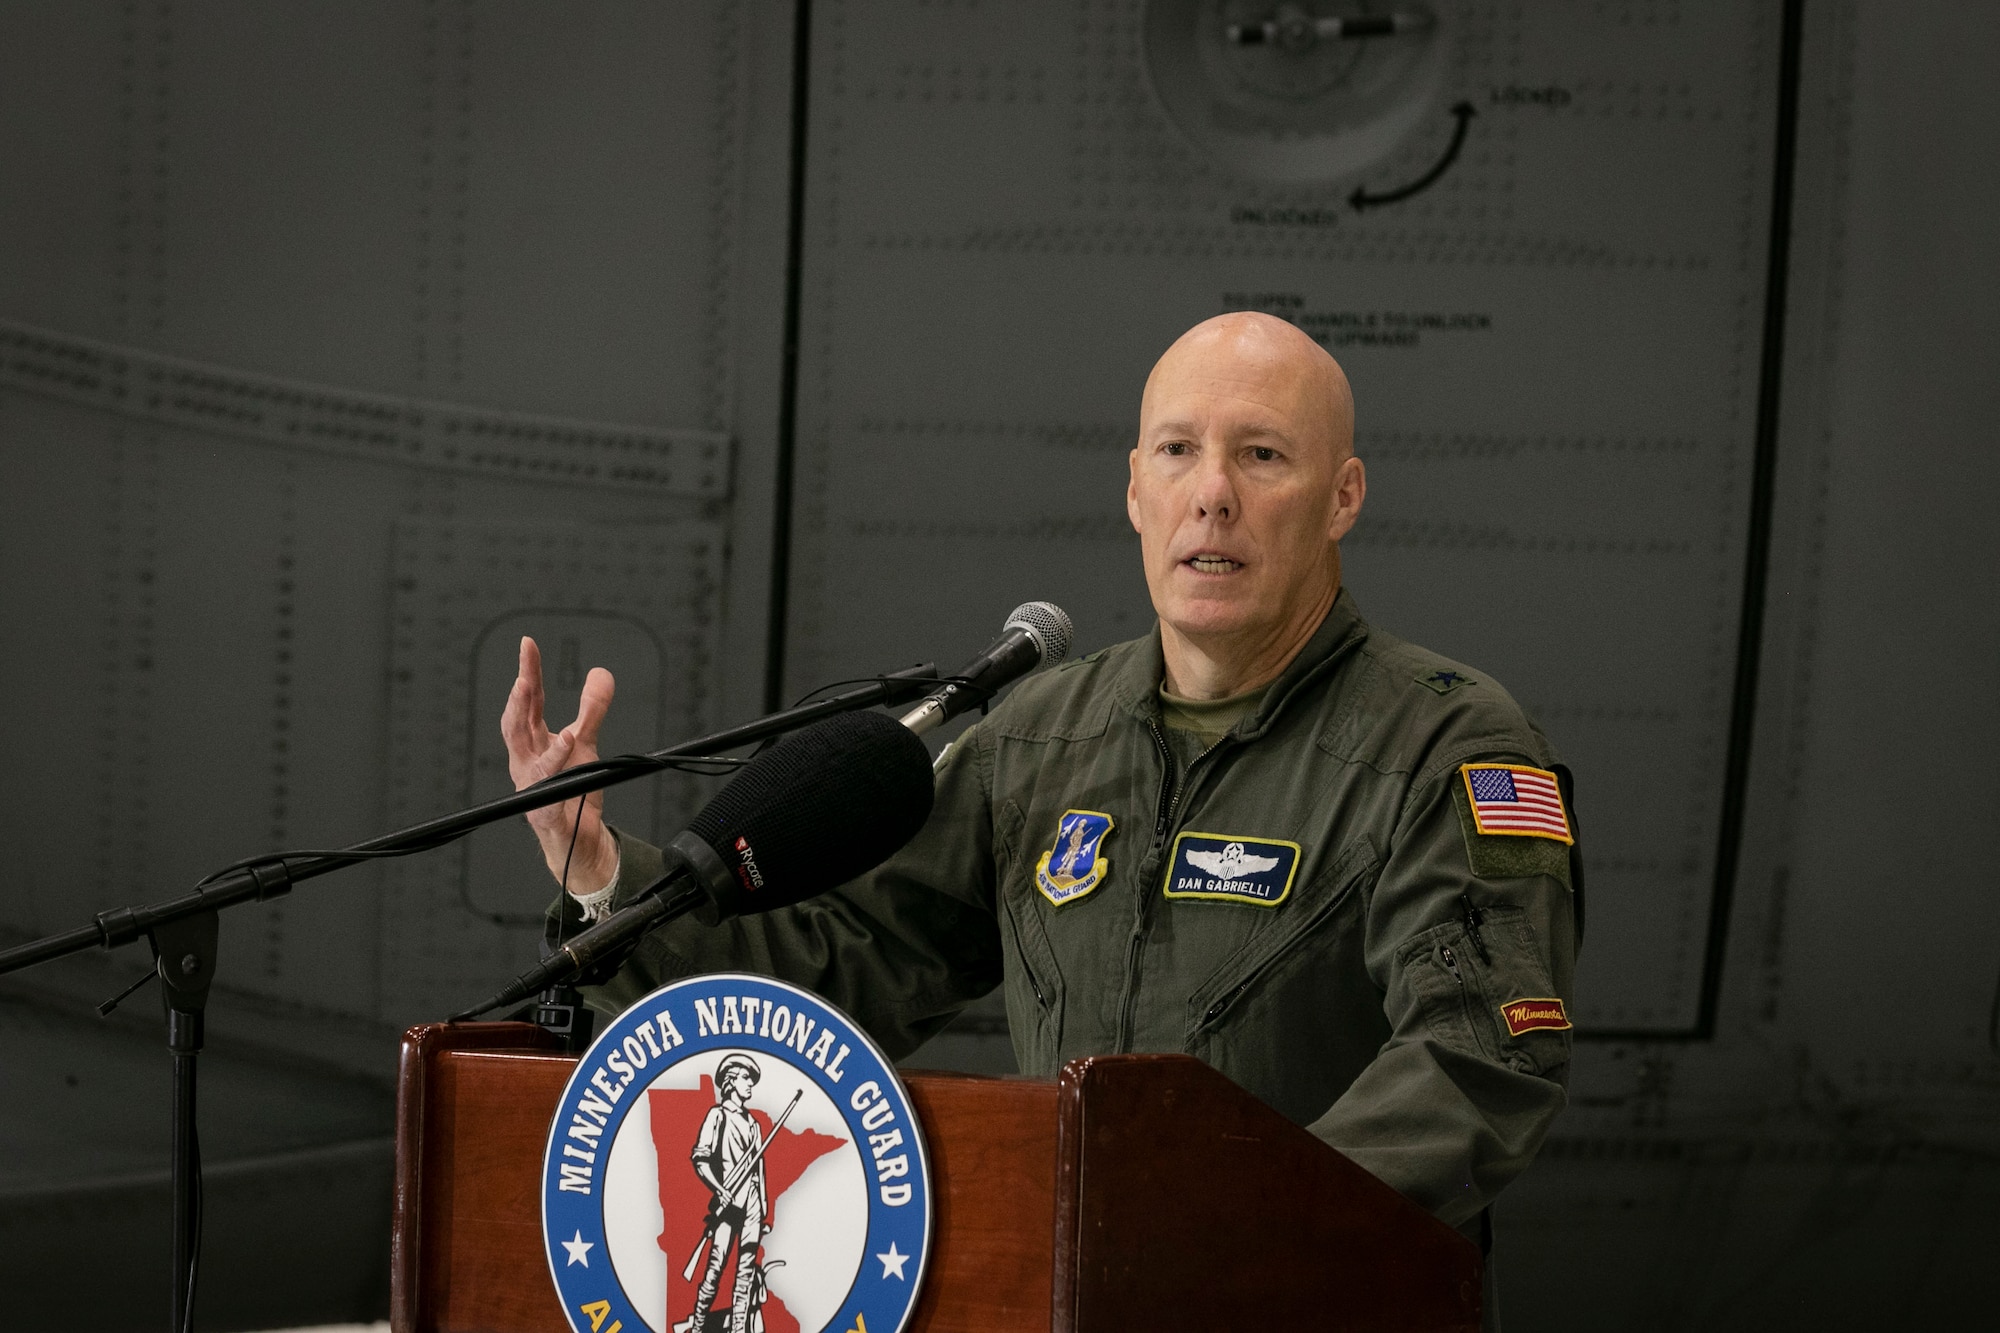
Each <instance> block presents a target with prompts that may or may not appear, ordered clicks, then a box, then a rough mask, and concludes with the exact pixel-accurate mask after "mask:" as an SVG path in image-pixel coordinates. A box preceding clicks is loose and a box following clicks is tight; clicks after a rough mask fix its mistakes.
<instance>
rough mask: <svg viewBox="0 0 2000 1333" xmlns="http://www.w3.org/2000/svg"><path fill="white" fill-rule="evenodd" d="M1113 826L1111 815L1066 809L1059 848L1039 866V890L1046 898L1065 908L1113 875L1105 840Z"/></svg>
mask: <svg viewBox="0 0 2000 1333" xmlns="http://www.w3.org/2000/svg"><path fill="white" fill-rule="evenodd" d="M1113 827H1115V825H1114V823H1113V821H1112V818H1111V816H1110V815H1105V814H1099V813H1098V812H1097V811H1095V810H1065V811H1064V812H1063V817H1062V818H1061V819H1059V820H1057V821H1056V845H1055V846H1053V847H1051V848H1049V850H1047V851H1046V852H1043V853H1042V859H1041V861H1040V862H1038V863H1037V864H1036V866H1035V887H1036V888H1038V889H1040V890H1041V891H1042V897H1044V898H1047V899H1048V900H1049V901H1050V902H1052V903H1054V904H1055V905H1056V906H1057V907H1061V906H1062V905H1063V904H1064V903H1067V902H1075V901H1076V900H1077V899H1078V898H1081V897H1083V895H1084V894H1086V893H1089V892H1090V891H1091V890H1092V889H1094V888H1096V887H1097V886H1098V885H1100V884H1102V883H1103V882H1104V877H1105V876H1106V875H1108V874H1110V873H1111V863H1110V862H1109V861H1107V860H1105V859H1104V840H1105V839H1106V838H1108V837H1110V836H1111V830H1112V828H1113Z"/></svg>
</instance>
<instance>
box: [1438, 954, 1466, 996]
mask: <svg viewBox="0 0 2000 1333" xmlns="http://www.w3.org/2000/svg"><path fill="white" fill-rule="evenodd" d="M1438 957H1439V958H1441V959H1443V960H1444V965H1445V967H1447V968H1448V969H1450V971H1451V979H1452V980H1453V981H1456V982H1457V983H1458V984H1459V985H1461V986H1463V985H1464V984H1465V978H1464V977H1462V976H1460V975H1459V974H1458V955H1457V954H1455V953H1453V952H1452V951H1451V946H1450V945H1449V944H1444V945H1439V946H1438Z"/></svg>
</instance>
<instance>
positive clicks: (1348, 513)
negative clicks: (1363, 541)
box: [1327, 457, 1368, 542]
mask: <svg viewBox="0 0 2000 1333" xmlns="http://www.w3.org/2000/svg"><path fill="white" fill-rule="evenodd" d="M1367 498H1368V469H1367V468H1365V467H1363V466H1362V465H1361V460H1360V459H1358V458H1353V457H1349V458H1346V459H1343V460H1342V461H1341V464H1340V467H1339V468H1338V469H1337V470H1336V471H1335V472H1334V474H1333V521H1332V522H1331V523H1329V524H1327V537H1328V538H1329V539H1330V540H1332V541H1335V542H1338V541H1339V540H1340V539H1341V538H1343V537H1345V536H1346V535H1347V534H1348V533H1349V532H1351V531H1352V530H1353V528H1354V520H1356V519H1357V518H1360V517H1361V503H1362V501H1364V500H1366V499H1367Z"/></svg>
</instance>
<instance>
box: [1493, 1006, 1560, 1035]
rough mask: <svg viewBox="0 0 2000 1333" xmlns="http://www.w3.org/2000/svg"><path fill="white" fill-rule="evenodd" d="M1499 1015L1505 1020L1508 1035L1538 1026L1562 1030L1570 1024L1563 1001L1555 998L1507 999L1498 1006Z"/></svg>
mask: <svg viewBox="0 0 2000 1333" xmlns="http://www.w3.org/2000/svg"><path fill="white" fill-rule="evenodd" d="M1500 1017H1502V1018H1504V1019H1506V1020H1507V1035H1508V1036H1510V1037H1518V1036H1520V1035H1521V1034H1522V1033H1524V1032H1533V1031H1535V1030H1536V1029H1538V1028H1551V1029H1554V1030H1555V1031H1558V1032H1563V1031H1567V1030H1568V1028H1569V1025H1570V1023H1569V1013H1568V1011H1566V1010H1565V1009H1564V1008H1563V1002H1562V1001H1561V1000H1556V999H1532V1000H1509V1001H1508V1002H1507V1003H1505V1004H1503V1005H1501V1006H1500Z"/></svg>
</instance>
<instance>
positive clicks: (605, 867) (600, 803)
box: [500, 638, 618, 896]
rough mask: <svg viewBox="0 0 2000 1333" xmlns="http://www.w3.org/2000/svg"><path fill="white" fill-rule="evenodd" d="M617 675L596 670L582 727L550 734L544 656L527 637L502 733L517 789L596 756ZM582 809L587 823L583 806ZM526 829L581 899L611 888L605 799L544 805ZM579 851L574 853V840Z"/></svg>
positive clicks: (582, 704)
mask: <svg viewBox="0 0 2000 1333" xmlns="http://www.w3.org/2000/svg"><path fill="white" fill-rule="evenodd" d="M616 687H617V686H616V682H614V681H613V680H612V679H611V673H610V672H609V671H606V670H605V669H604V668H603V667H592V668H591V669H590V674H589V675H588V676H586V677H585V678H584V681H583V696H582V697H581V698H580V699H578V700H577V706H576V721H574V722H572V723H570V724H569V725H568V726H566V727H564V728H563V729H562V730H561V731H558V732H551V731H550V730H549V726H548V722H547V721H546V720H545V718H544V716H543V711H542V710H543V707H544V705H545V704H546V700H545V699H544V697H543V694H542V650H541V649H540V648H538V647H536V646H535V641H534V640H533V639H529V638H523V639H522V640H521V668H520V671H519V673H518V674H517V675H516V676H515V677H514V689H513V691H512V693H510V694H508V696H507V707H506V710H505V711H504V712H502V713H501V714H500V734H501V735H502V736H503V737H505V738H506V741H507V772H508V774H509V775H510V776H511V777H512V778H513V779H514V790H516V791H519V790H520V789H521V788H523V787H529V786H533V785H534V784H535V783H537V782H540V781H541V780H542V779H544V778H550V777H554V776H555V775H556V774H558V773H560V772H562V771H563V770H564V769H566V768H571V767H573V766H575V765H577V764H587V763H590V762H591V761H593V760H595V759H596V758H597V732H598V729H599V728H600V727H602V726H603V725H604V715H605V714H606V713H607V712H609V711H610V708H611V695H612V692H613V691H614V690H615V689H616ZM579 805H580V806H581V822H579V811H578V807H579ZM528 824H529V826H530V827H531V828H533V829H534V830H535V836H536V837H537V838H539V839H541V843H542V857H543V859H544V860H546V861H547V862H548V864H549V873H550V874H551V875H554V876H555V877H556V879H557V880H558V881H559V882H560V881H561V880H562V879H563V863H564V862H565V860H567V862H568V863H569V880H568V887H569V891H570V892H571V893H573V894H577V895H579V896H581V895H583V894H586V893H595V892H596V891H598V890H599V889H605V888H609V887H610V886H611V883H612V880H613V878H614V877H615V876H616V874H617V872H618V840H617V839H616V838H614V837H612V836H611V830H610V829H608V828H606V827H605V826H604V793H603V792H601V791H594V792H592V793H590V795H588V796H585V797H581V798H579V800H576V801H564V802H563V803H562V804H560V805H545V806H543V807H542V808H541V809H539V810H531V811H529V812H528ZM572 835H574V838H575V844H576V845H575V850H574V851H572V850H571V846H570V842H571V837H572Z"/></svg>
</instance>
